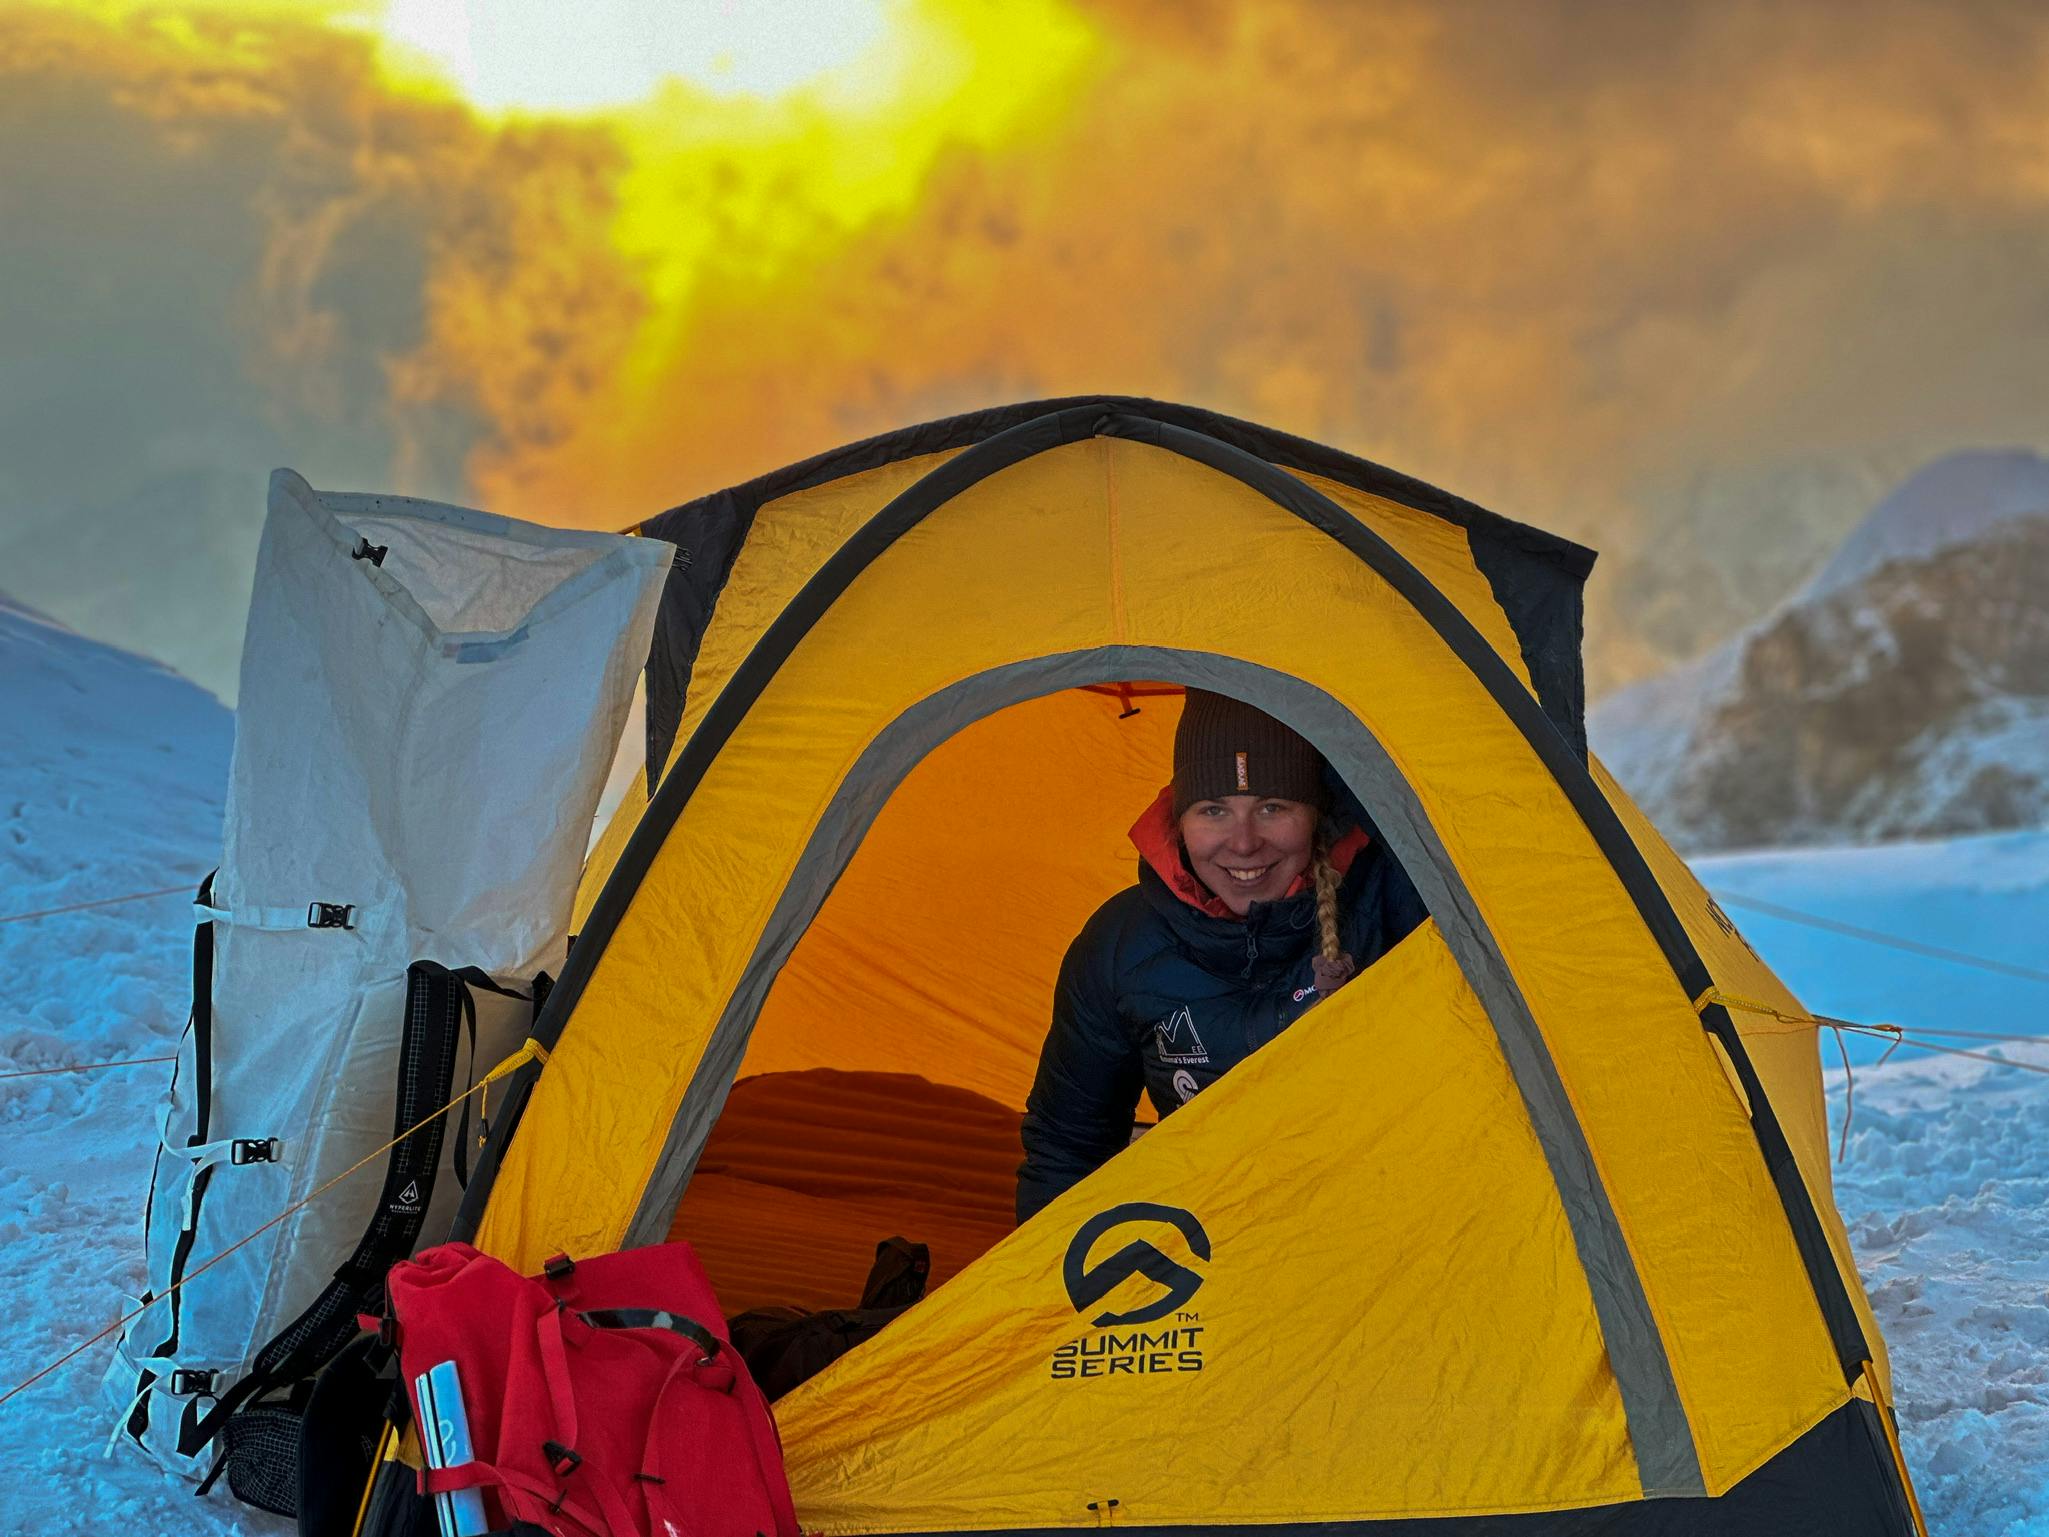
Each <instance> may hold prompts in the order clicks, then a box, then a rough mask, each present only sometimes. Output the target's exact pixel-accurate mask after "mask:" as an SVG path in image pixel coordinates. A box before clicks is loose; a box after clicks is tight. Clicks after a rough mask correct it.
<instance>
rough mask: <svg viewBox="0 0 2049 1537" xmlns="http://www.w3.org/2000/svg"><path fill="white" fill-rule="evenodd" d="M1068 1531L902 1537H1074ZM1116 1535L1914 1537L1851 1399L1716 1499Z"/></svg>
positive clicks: (407, 1491) (404, 1497)
mask: <svg viewBox="0 0 2049 1537" xmlns="http://www.w3.org/2000/svg"><path fill="white" fill-rule="evenodd" d="M384 1472H385V1475H386V1476H385V1477H384V1478H383V1479H382V1480H381V1481H380V1487H379V1489H378V1492H377V1495H376V1496H375V1497H373V1498H372V1500H371V1502H370V1510H369V1512H368V1515H367V1518H366V1519H365V1521H364V1523H363V1527H362V1534H363V1537H412V1534H414V1533H416V1532H432V1531H433V1530H434V1527H433V1517H432V1515H431V1514H429V1510H430V1507H429V1506H428V1504H427V1502H426V1501H425V1500H422V1499H420V1498H419V1497H418V1496H416V1495H414V1494H413V1493H412V1483H413V1480H412V1474H411V1473H410V1472H409V1471H406V1470H404V1469H401V1468H398V1467H397V1466H396V1465H392V1466H388V1467H387V1468H386V1469H385V1470H384ZM1074 1530H1075V1529H1074V1528H1071V1527H1062V1528H1046V1529H1043V1530H1030V1529H1019V1530H1015V1531H1005V1532H1002V1533H1000V1534H994V1533H989V1532H973V1533H958V1534H956V1533H909V1534H905V1537H1073V1533H1074ZM1116 1530H1117V1532H1118V1533H1119V1534H1120V1537H1227V1534H1228V1537H1914V1521H1913V1517H1912V1516H1911V1515H1910V1514H1909V1512H1908V1509H1907V1502H1906V1496H1905V1493H1904V1491H1903V1490H1902V1489H1901V1487H1900V1478H1899V1473H1898V1472H1897V1471H1896V1469H1895V1467H1894V1464H1893V1460H1892V1452H1891V1450H1890V1448H1889V1447H1888V1445H1887V1443H1886V1437H1885V1432H1884V1430H1883V1428H1882V1427H1881V1426H1880V1424H1879V1420H1878V1411H1877V1410H1876V1409H1874V1408H1873V1407H1872V1406H1871V1405H1870V1404H1868V1403H1866V1402H1865V1401H1864V1400H1863V1399H1853V1400H1851V1401H1850V1402H1849V1403H1848V1404H1846V1405H1845V1406H1844V1407H1843V1408H1841V1409H1839V1410H1837V1411H1836V1412H1835V1413H1834V1414H1831V1415H1830V1416H1829V1417H1828V1418H1827V1419H1825V1420H1823V1421H1822V1422H1821V1423H1820V1424H1819V1425H1816V1426H1815V1427H1814V1428H1813V1429H1812V1430H1810V1431H1808V1432H1807V1433H1806V1434H1805V1435H1803V1436H1802V1437H1801V1438H1800V1439H1799V1440H1797V1441H1795V1442H1794V1443H1793V1444H1792V1445H1791V1446H1789V1447H1787V1448H1786V1449H1785V1450H1784V1451H1782V1452H1780V1453H1779V1454H1778V1456H1776V1457H1774V1458H1772V1460H1771V1461H1770V1462H1768V1463H1766V1464H1765V1465H1764V1466H1763V1467H1761V1468H1759V1469H1758V1470H1757V1471H1756V1472H1755V1473H1753V1474H1751V1475H1750V1477H1748V1478H1746V1479H1744V1480H1743V1482H1742V1483H1740V1484H1738V1485H1737V1486H1736V1487H1735V1488H1733V1489H1731V1490H1730V1491H1729V1492H1728V1493H1727V1494H1725V1495H1723V1496H1722V1497H1721V1498H1720V1499H1713V1500H1709V1499H1660V1500H1631V1501H1629V1502H1628V1503H1626V1504H1622V1505H1601V1506H1596V1507H1592V1508H1589V1509H1585V1510H1547V1511H1536V1512H1531V1513H1528V1514H1523V1515H1511V1516H1422V1517H1413V1518H1408V1517H1405V1518H1402V1519H1398V1520H1376V1521H1317V1522H1301V1523H1292V1524H1283V1525H1272V1526H1269V1525H1259V1526H1245V1525H1238V1526H1228V1525H1218V1526H1126V1525H1124V1524H1122V1523H1121V1522H1120V1523H1116Z"/></svg>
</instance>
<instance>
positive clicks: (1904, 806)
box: [1591, 454, 2049, 850]
mask: <svg viewBox="0 0 2049 1537" xmlns="http://www.w3.org/2000/svg"><path fill="white" fill-rule="evenodd" d="M1591 728H1592V735H1593V741H1594V747H1595V750H1596V751H1597V752H1598V753H1600V754H1601V756H1602V757H1603V759H1604V760H1606V761H1607V762H1608V764H1609V766H1610V767H1611V768H1612V769H1613V770H1614V771H1615V773H1616V775H1617V777H1618V778H1620V779H1621V780H1622V782H1623V784H1624V785H1625V786H1627V787H1628V788H1629V789H1630V791H1631V793H1632V794H1633V795H1635V796H1636V797H1637V798H1638V799H1639V800H1640V801H1641V802H1642V803H1643V804H1644V807H1645V809H1646V810H1647V811H1649V812H1650V814H1651V815H1652V816H1653V817H1654V818H1655V819H1656V820H1657V821H1658V823H1659V825H1660V827H1661V828H1663V829H1664V830H1665V832H1666V834H1667V835H1668V836H1669V837H1671V838H1672V839H1673V840H1674V842H1675V843H1677V844H1679V845H1680V846H1681V847H1683V848H1686V849H1689V850H1710V849H1731V848H1747V847H1761V846H1768V845H1780V844H1799V843H1840V842H1865V841H1877V840H1884V839H1894V838H1905V837H1935V836H1945V835H1951V834H1960V833H1974V832H1989V831H1996V830H2003V829H2011V828H2020V827H2033V826H2043V825H2049V462H2044V461H2043V460H2041V459H2038V458H2036V457H2035V456H2034V455H2031V454H1968V455H1958V456H1955V457H1954V458H1952V459H1948V460H1944V461H1941V462H1940V463H1938V464H1937V465H1934V466H1931V467H1930V468H1929V469H1928V470H1925V471H1923V472H1922V473H1921V474H1920V475H1918V476H1916V477H1914V479H1913V480H1910V481H1909V482H1908V483H1907V484H1906V485H1905V486H1903V487H1902V488H1901V489H1900V491H1898V492H1896V493H1895V494H1894V495H1893V496H1892V497H1889V498H1888V499H1887V500H1886V502H1884V503H1881V504H1880V506H1879V507H1878V508H1877V509H1875V510H1874V511H1873V513H1872V515H1871V516H1870V517H1869V518H1868V519H1867V520H1866V521H1865V523H1864V525H1863V526H1861V527H1860V528H1859V529H1858V530H1857V532H1856V533H1855V534H1853V535H1852V537H1851V538H1850V539H1849V540H1848V541H1846V543H1845V544H1844V546H1843V548H1842V550H1841V551H1840V552H1839V553H1838V555H1837V556H1836V558H1835V559H1834V560H1832V561H1831V562H1830V563H1829V564H1828V565H1827V566H1826V567H1824V568H1823V570H1822V572H1821V573H1820V574H1819V575H1818V576H1817V577H1816V578H1815V579H1814V580H1813V581H1812V582H1810V583H1809V584H1808V585H1807V586H1806V587H1805V588H1803V589H1802V590H1801V592H1800V593H1798V594H1797V595H1796V596H1795V597H1794V598H1793V599H1791V600H1790V601H1788V602H1787V603H1786V604H1784V605H1782V606H1781V607H1780V608H1779V609H1778V610H1777V611H1776V612H1774V613H1773V614H1771V615H1770V616H1768V617H1767V618H1766V619H1764V620H1763V621H1761V622H1760V623H1758V624H1756V625H1753V626H1751V627H1750V628H1749V629H1747V630H1745V631H1744V632H1742V633H1741V634H1739V635H1738V636H1736V637H1735V638H1734V639H1732V640H1731V641H1729V642H1728V643H1727V644H1725V645H1724V646H1723V647H1721V648H1720V649H1719V650H1717V651H1716V652H1714V653H1712V654H1710V655H1709V656H1707V657H1704V658H1702V659H1700V660H1699V661H1697V662H1695V663H1693V664H1691V665H1689V666H1687V667H1684V668H1681V669H1678V670H1677V671H1675V672H1673V673H1670V674H1667V675H1665V676H1664V677H1661V678H1657V679H1653V680H1650V681H1649V682H1647V683H1643V684H1638V685H1636V686H1634V687H1632V688H1629V689H1625V690H1622V691H1621V692H1619V693H1618V694H1616V695H1614V696H1612V697H1611V698H1610V699H1608V700H1605V701H1603V702H1602V704H1601V705H1600V706H1598V707H1597V708H1596V709H1595V711H1594V712H1593V715H1592V718H1591Z"/></svg>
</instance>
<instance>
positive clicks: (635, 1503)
mask: <svg viewBox="0 0 2049 1537" xmlns="http://www.w3.org/2000/svg"><path fill="white" fill-rule="evenodd" d="M385 1290H386V1295H387V1297H388V1299H389V1303H390V1307H391V1314H392V1318H393V1319H394V1320H395V1330H396V1335H397V1344H398V1352H399V1362H400V1368H401V1375H402V1377H403V1380H404V1382H405V1385H406V1390H407V1392H408V1393H409V1394H410V1395H412V1397H413V1408H414V1411H415V1414H416V1415H420V1404H419V1395H418V1388H417V1379H418V1378H419V1377H420V1376H421V1375H423V1374H424V1373H426V1372H427V1371H428V1370H429V1369H430V1368H432V1367H434V1366H436V1365H438V1364H439V1363H441V1362H443V1361H453V1362H455V1363H456V1369H457V1371H458V1372H459V1373H460V1374H461V1378H462V1400H463V1407H464V1411H465V1414H466V1416H467V1419H468V1422H469V1436H470V1444H471V1446H472V1447H473V1448H474V1450H475V1459H476V1460H475V1461H473V1462H470V1463H466V1464H463V1465H462V1466H460V1467H455V1468H448V1469H442V1470H436V1469H431V1468H430V1469H428V1470H427V1471H425V1472H424V1473H422V1474H421V1477H420V1488H421V1490H422V1491H423V1492H425V1493H428V1494H437V1493H443V1492H448V1491H453V1490H457V1489H466V1488H474V1489H479V1490H481V1491H483V1493H484V1497H485V1503H486V1507H487V1510H488V1511H489V1512H490V1514H491V1515H492V1516H493V1518H494V1528H495V1527H498V1526H504V1525H506V1524H508V1523H510V1522H515V1521H524V1522H527V1523H530V1524H531V1525H533V1526H534V1527H537V1528H539V1529H540V1530H541V1531H542V1532H546V1533H549V1534H552V1537H656V1534H666V1533H670V1532H677V1531H687V1532H690V1533H691V1534H692V1537H798V1532H797V1519H796V1515H795V1512H794V1510H793V1508H792V1506H791V1502H790V1487H789V1481H788V1479H787V1478H786V1477H785V1475H784V1472H783V1460H782V1448H781V1445H780V1444H779V1443H778V1441H777V1439H776V1433H775V1422H774V1420H773V1419H772V1418H771V1417H770V1414H769V1410H768V1404H767V1402H766V1400H764V1399H763V1398H762V1396H761V1392H760V1390H759V1389H758V1388H756V1387H755V1385H754V1381H753V1379H752V1378H751V1377H749V1376H748V1374H747V1369H746V1366H745V1365H744V1364H743V1363H742V1361H741V1360H740V1357H739V1355H738V1353H737V1352H735V1351H734V1349H733V1347H732V1345H731V1343H730V1342H729V1341H728V1339H727V1335H726V1325H725V1321H724V1319H723V1318H722V1316H721V1315H720V1312H719V1307H718V1299H717V1298H716V1297H715V1296H714V1295H713V1294H712V1289H711V1283H710V1282H709V1281H708V1280H706V1278H705V1274H704V1270H703V1267H702V1266H701V1265H699V1263H698V1261H697V1256H696V1255H695V1254H694V1253H693V1252H692V1251H691V1249H690V1246H689V1245H688V1244H685V1243H681V1242H676V1243H667V1244H659V1245H654V1246H651V1247H648V1248H642V1249H626V1250H622V1251H620V1252H618V1253H616V1254H605V1255H600V1256H598V1257H596V1258H594V1259H587V1260H579V1261H572V1260H570V1259H568V1258H567V1257H566V1256H563V1255H557V1256H556V1257H555V1258H553V1259H551V1260H549V1261H548V1263H547V1266H546V1267H545V1270H544V1272H543V1273H542V1274H541V1275H538V1276H521V1275H519V1274H517V1273H516V1272H514V1271H513V1270H512V1269H510V1268H509V1267H508V1266H506V1265H505V1264H503V1263H501V1262H500V1261H498V1260H496V1259H493V1258H491V1257H490V1256H489V1255H485V1254H480V1253H478V1252H477V1251H476V1250H475V1249H473V1248H472V1247H470V1246H469V1245H468V1244H464V1243H449V1244H442V1245H440V1246H438V1247H436V1248H432V1249H428V1250H425V1251H424V1252H422V1253H421V1254H420V1255H418V1256H417V1257H416V1258H414V1259H412V1260H409V1261H407V1262H406V1263H404V1264H400V1265H397V1266H395V1267H393V1269H392V1271H391V1273H390V1275H389V1276H388V1277H387V1278H386V1283H385ZM421 1417H422V1418H429V1422H430V1423H431V1418H430V1417H427V1416H421Z"/></svg>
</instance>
